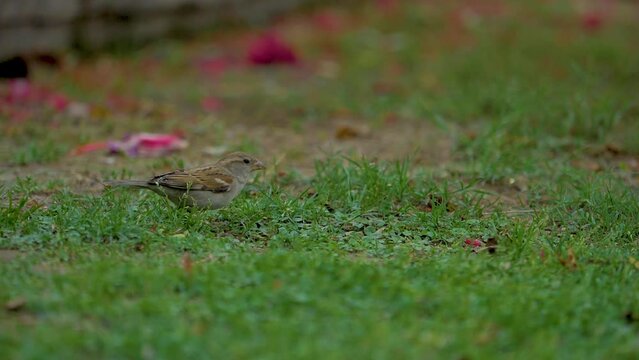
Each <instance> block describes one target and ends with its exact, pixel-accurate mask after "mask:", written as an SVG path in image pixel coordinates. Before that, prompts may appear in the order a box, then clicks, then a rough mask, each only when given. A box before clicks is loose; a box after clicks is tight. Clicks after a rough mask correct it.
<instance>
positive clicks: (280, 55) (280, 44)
mask: <svg viewBox="0 0 639 360" xmlns="http://www.w3.org/2000/svg"><path fill="white" fill-rule="evenodd" d="M247 58H248V61H249V62H250V63H251V64H252V65H257V66H263V65H272V64H295V63H297V55H296V54H295V52H294V51H293V48H292V47H291V46H290V45H288V44H287V43H285V42H284V41H283V40H282V39H281V38H280V37H279V36H277V35H276V34H274V33H267V34H264V35H262V36H261V37H259V38H258V39H256V40H255V41H254V42H253V43H252V44H251V45H250V47H249V51H248V56H247Z"/></svg>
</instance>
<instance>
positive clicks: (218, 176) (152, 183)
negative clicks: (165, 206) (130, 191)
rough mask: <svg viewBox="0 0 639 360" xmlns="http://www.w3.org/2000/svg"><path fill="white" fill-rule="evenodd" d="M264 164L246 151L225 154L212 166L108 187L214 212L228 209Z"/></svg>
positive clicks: (107, 183) (122, 181)
mask: <svg viewBox="0 0 639 360" xmlns="http://www.w3.org/2000/svg"><path fill="white" fill-rule="evenodd" d="M263 169H265V166H264V163H262V162H261V161H260V160H258V159H256V158H255V157H254V156H251V155H249V154H246V153H243V152H233V153H229V154H226V155H225V156H223V157H222V158H221V159H220V160H218V161H217V162H216V163H215V164H213V165H208V166H201V167H197V168H193V169H188V170H175V171H172V172H168V173H166V174H162V175H158V176H154V177H152V178H151V179H149V180H111V181H107V182H105V185H107V186H123V187H133V188H142V189H148V190H151V191H153V192H155V193H156V194H159V195H161V196H165V197H167V198H168V199H169V200H171V201H172V202H173V203H174V204H176V205H178V206H185V207H192V208H197V209H203V210H215V209H219V208H222V207H225V206H227V205H228V204H229V203H230V202H231V201H232V200H233V199H234V198H235V197H236V196H237V195H238V194H239V193H240V191H242V189H243V188H244V186H245V185H246V183H247V182H248V180H249V177H250V175H251V173H252V172H253V171H256V170H263Z"/></svg>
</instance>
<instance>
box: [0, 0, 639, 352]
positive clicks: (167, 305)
mask: <svg viewBox="0 0 639 360" xmlns="http://www.w3.org/2000/svg"><path fill="white" fill-rule="evenodd" d="M460 6H462V5H460V4H458V3H456V2H451V3H447V4H446V5H443V6H441V7H436V8H435V7H430V6H429V5H423V4H420V3H413V2H406V3H405V4H404V5H401V6H400V7H399V8H398V9H399V10H395V11H394V12H391V13H390V14H386V15H383V12H380V11H378V10H375V8H374V7H373V6H372V5H370V6H365V7H363V8H362V9H361V10H359V11H356V9H337V10H336V9H333V11H337V14H341V15H340V16H342V17H344V18H345V19H347V20H348V21H347V26H346V29H344V30H342V31H339V32H336V33H333V32H330V33H322V32H318V31H317V29H315V30H314V31H306V32H305V31H287V30H291V29H299V26H300V25H299V22H300V21H299V19H297V18H296V17H291V18H290V19H289V20H283V21H282V23H280V24H278V25H277V26H278V29H279V30H280V31H282V32H283V33H285V34H290V41H291V42H292V43H293V44H294V45H296V48H297V49H298V50H299V51H300V52H302V54H306V55H307V57H306V60H305V61H306V65H305V66H302V67H300V68H294V69H288V68H278V69H250V68H248V69H247V68H237V69H231V70H229V71H228V73H226V74H224V75H223V76H222V77H221V78H220V79H216V80H215V82H214V83H213V84H214V85H212V80H210V79H203V78H202V76H201V75H199V74H198V73H197V71H194V70H193V68H192V67H193V66H192V60H191V59H192V58H198V57H199V56H201V54H202V53H208V52H209V51H211V50H216V51H222V50H224V49H225V48H224V45H215V46H212V45H211V42H213V43H214V44H218V43H217V42H220V44H224V43H225V41H227V40H225V39H226V38H225V37H224V35H220V36H221V37H220V38H216V39H215V40H214V41H213V40H210V39H200V40H197V39H196V40H193V41H191V42H187V43H181V42H178V43H174V42H168V43H158V44H155V45H152V46H151V47H148V48H145V49H143V50H140V51H139V52H134V53H132V54H129V55H127V56H123V57H122V58H118V59H110V58H108V57H107V56H106V55H105V56H104V57H105V59H106V60H105V59H102V58H98V59H85V60H82V61H79V62H78V64H77V66H76V67H74V68H72V69H66V68H65V69H62V70H61V71H60V73H52V72H46V71H39V72H37V73H36V74H37V75H36V78H35V81H39V82H42V83H45V84H48V85H50V86H54V87H59V88H64V89H68V90H67V91H68V93H69V94H73V95H74V96H77V97H78V98H79V99H80V100H83V101H88V102H92V103H93V102H95V103H94V111H93V112H94V113H93V114H92V116H91V117H90V118H88V119H84V120H77V119H75V120H72V119H66V118H65V115H63V114H62V115H60V114H58V115H57V118H56V121H57V122H58V124H57V125H56V126H57V127H56V131H45V130H43V129H42V128H41V127H40V126H39V125H42V124H48V122H47V121H48V118H47V117H46V116H48V115H46V114H48V113H46V114H45V115H37V109H36V111H34V112H35V113H36V118H35V119H33V120H32V122H30V123H26V124H14V123H12V122H11V121H10V120H8V121H6V122H4V123H3V124H2V125H3V131H4V132H5V133H6V134H10V135H11V137H7V138H5V139H3V141H2V143H1V145H2V148H3V149H21V150H17V151H12V152H11V153H10V155H9V156H6V155H4V154H3V155H2V156H0V159H2V161H5V162H6V167H7V169H9V171H7V172H6V173H11V172H19V174H20V176H17V177H6V176H4V177H3V178H2V187H1V188H0V203H1V204H2V206H1V207H0V258H1V259H2V262H0V274H2V276H0V303H4V304H5V309H4V310H3V311H2V312H0V350H1V352H2V353H3V354H6V355H5V356H7V357H8V358H15V359H29V358H44V357H47V358H78V357H96V358H201V357H202V356H203V355H204V354H213V356H215V357H218V358H264V359H269V358H273V359H280V358H335V359H342V358H353V357H357V358H359V357H363V358H380V359H385V358H420V359H421V358H453V359H459V358H467V359H489V358H531V359H539V358H587V359H601V358H628V359H630V358H635V357H636V356H637V354H638V353H639V340H638V334H639V321H638V320H637V319H638V318H639V296H637V294H639V281H637V278H638V276H639V265H638V264H639V263H638V262H637V259H639V250H638V249H639V197H638V195H639V192H638V190H637V159H638V157H637V156H638V152H637V149H639V147H637V140H636V137H633V136H631V135H630V134H631V133H632V131H634V130H636V121H637V101H638V100H639V98H638V95H637V94H639V92H637V91H636V82H634V81H633V79H636V78H637V74H639V72H638V69H637V65H636V64H637V63H639V62H638V61H636V60H639V48H637V47H636V46H635V45H634V38H633V37H632V34H633V33H634V32H636V30H637V29H636V27H637V24H639V22H636V21H632V20H633V19H632V18H627V17H624V15H627V14H630V13H632V12H631V11H627V10H628V9H626V8H625V6H628V7H631V6H635V5H631V4H625V3H624V4H623V5H622V4H620V5H618V6H619V8H617V9H616V10H615V12H614V16H613V17H611V18H609V20H606V22H604V26H603V27H602V28H601V29H599V30H597V31H589V30H588V31H587V30H584V29H583V28H582V27H581V26H580V24H579V21H578V20H577V19H578V13H576V12H575V9H572V8H571V7H570V6H568V3H565V4H547V5H543V6H542V5H538V4H537V3H536V2H534V3H533V2H521V3H518V4H516V5H513V4H509V5H508V6H507V7H506V10H505V13H506V14H507V15H494V14H490V13H482V11H483V10H481V9H479V10H473V11H477V12H479V13H478V14H476V15H477V17H476V18H474V19H475V20H472V19H470V20H468V19H466V20H464V21H466V22H462V23H461V25H459V24H457V23H455V22H453V23H452V24H451V23H449V22H448V21H449V20H447V19H451V16H453V15H454V14H456V13H457V12H456V11H458V10H459V7H460ZM504 6H505V5H504ZM467 11H468V10H467ZM462 13H463V11H462ZM451 14H453V15H451ZM299 16H300V17H301V18H302V19H303V20H304V21H302V22H303V23H305V24H308V23H310V22H309V21H308V18H309V15H308V14H301V15H299ZM471 20H472V21H471ZM635 20H636V19H635ZM477 21H479V22H477ZM305 26H309V25H305ZM531 29H532V30H535V31H531ZM233 31H234V33H231V34H229V35H228V37H230V38H235V37H236V35H238V34H237V31H247V32H248V31H249V30H233ZM216 41H217V42H216ZM380 44H382V45H380ZM380 46H382V47H384V48H385V49H386V47H387V48H388V49H393V50H392V51H390V50H388V49H387V50H388V51H380ZM220 49H222V50H220ZM231 49H232V46H231ZM228 51H230V52H232V51H233V50H228ZM149 54H152V55H149ZM158 54H159V55H158ZM167 54H168V55H167ZM549 54H550V55H552V56H549ZM149 56H150V57H153V56H158V57H159V58H160V65H159V66H157V67H152V66H149V65H148V63H147V62H145V60H148V57H149ZM164 57H166V59H165V58H164ZM326 62H332V63H333V65H330V66H328V68H329V70H330V71H326V69H324V70H322V69H323V68H322V67H323V66H324V67H326V66H327V65H326ZM113 64H115V65H113ZM322 64H323V65H322ZM104 69H108V70H109V74H110V76H109V77H104V76H99V74H101V72H102V71H105V70H104ZM144 71H146V73H145V72H144ZM309 72H310V73H311V74H310V75H309V74H308V73H309ZM176 75H180V76H176ZM150 78H153V79H154V82H153V84H150V83H149V79H150ZM70 79H71V80H70ZM87 79H89V80H90V81H89V80H87ZM300 79H302V80H303V81H300ZM93 81H97V82H100V83H99V84H93V83H92V82H93ZM127 84H129V85H127ZM158 84H159V86H158ZM247 84H248V85H247ZM98 85H99V86H98ZM85 90H86V91H85ZM111 91H116V92H117V93H118V94H120V95H122V96H130V97H131V99H129V100H127V101H129V102H128V103H127V104H125V105H126V106H125V105H120V106H121V107H123V109H115V110H114V109H112V108H109V107H108V106H107V105H105V104H106V103H108V101H109V100H105V99H108V97H109V96H110V94H111ZM82 94H84V95H82ZM210 94H213V95H215V96H217V97H219V98H221V99H222V100H223V101H224V104H225V105H224V108H223V110H221V111H219V112H216V113H214V114H203V113H202V112H201V111H199V110H194V108H195V107H196V106H197V104H196V102H197V101H199V100H198V99H200V98H201V97H202V96H205V95H210ZM82 96H85V97H84V98H82ZM335 118H345V119H347V120H349V121H352V122H356V123H358V124H365V125H366V126H367V127H368V128H369V129H370V132H371V134H370V135H358V134H356V137H355V138H354V139H351V140H347V141H342V142H341V143H340V144H342V145H343V147H342V148H341V152H340V151H337V152H333V150H335V149H329V150H327V152H325V153H322V152H321V151H320V150H318V149H317V146H315V145H317V144H318V139H324V140H326V138H325V136H326V133H329V135H328V136H329V138H330V139H329V140H334V139H332V137H333V135H332V133H333V131H334V127H333V126H334V125H333V123H332V120H333V119H335ZM389 119H390V120H389ZM66 120H68V121H66ZM238 124H239V125H238ZM424 124H426V125H428V126H430V128H429V132H428V134H427V135H423V133H420V132H419V131H418V130H417V129H418V128H419V126H423V125H424ZM273 126H277V127H273ZM176 127H179V128H180V129H181V130H183V131H184V132H185V133H186V134H187V138H188V139H189V141H190V142H191V146H190V147H189V149H188V150H187V151H185V152H183V153H180V154H178V155H173V156H171V157H166V158H161V159H156V160H149V159H136V158H106V157H103V156H101V155H98V154H89V155H86V157H84V158H83V157H77V156H67V155H65V152H66V151H67V149H70V148H73V147H74V146H76V145H79V144H81V143H84V142H86V141H90V140H99V139H102V138H104V137H106V136H108V137H113V136H117V135H118V134H123V133H125V132H131V131H137V130H140V131H144V130H148V129H155V130H157V131H171V130H173V129H175V128H176ZM404 127H405V128H408V129H409V131H408V132H401V131H400V130H401V129H403V128H404ZM274 129H276V130H274ZM327 129H328V130H327ZM201 134H210V136H208V135H207V136H202V135H201ZM264 134H267V136H265V135H264ZM279 134H284V136H283V139H285V140H281V139H280V138H277V136H278V135H279ZM429 134H430V135H429ZM367 136H368V137H369V138H367ZM386 136H388V137H390V139H391V140H393V141H392V142H390V144H391V146H384V145H383V144H384V143H382V142H381V140H384V139H386ZM421 136H423V138H422V137H421ZM371 138H372V139H373V140H372V141H371ZM442 139H443V140H445V141H444V144H445V146H444V148H442V146H441V144H440V142H438V141H439V140H442ZM329 140H327V142H330V141H329ZM211 141H213V144H211ZM376 141H377V142H378V143H377V145H376V144H373V145H370V143H371V142H376ZM411 141H414V142H415V143H417V144H419V147H418V148H416V149H414V151H412V152H411V151H408V152H402V151H400V150H399V149H400V148H401V145H402V144H403V143H408V142H411ZM313 144H315V145H313ZM220 145H223V146H225V147H227V148H229V149H244V150H247V151H251V152H255V153H259V154H262V155H263V156H264V157H266V160H271V161H270V164H272V165H271V167H270V168H269V170H268V171H267V172H266V173H265V174H264V175H260V176H258V177H257V178H256V181H255V182H253V183H252V184H251V185H249V187H248V188H247V189H246V190H245V191H244V192H243V193H242V194H241V196H240V197H239V198H237V199H236V200H235V201H234V202H233V203H232V205H231V206H229V207H227V208H225V209H221V210H219V211H214V212H197V211H193V212H189V211H186V210H184V209H177V208H174V207H173V206H172V204H170V203H169V202H168V201H167V200H166V199H163V198H161V197H158V196H156V195H154V194H152V193H150V192H149V193H147V192H135V191H134V192H127V191H121V190H106V191H102V189H101V187H100V188H99V192H98V190H96V188H95V186H96V185H99V184H98V180H100V179H105V178H128V177H137V176H142V175H143V174H147V175H148V174H149V173H157V172H161V171H164V170H168V169H170V168H173V167H181V166H189V165H192V164H195V163H199V162H205V161H207V158H206V155H203V151H202V150H203V149H206V148H207V147H209V146H220ZM320 145H322V144H320ZM347 145H348V146H347ZM349 146H353V147H352V148H351V147H349ZM357 146H362V147H360V148H359V149H362V148H363V149H367V151H361V150H360V151H356V150H355V149H357ZM366 146H369V147H366ZM337 150H340V149H339V148H338V149H337ZM358 153H360V154H361V153H363V155H364V156H360V155H359V154H358ZM446 154H448V155H446ZM16 159H18V160H19V161H18V160H16ZM425 159H426V160H425ZM429 159H430V160H429ZM433 159H434V160H433ZM208 161H210V159H208ZM24 165H29V166H26V167H25V166H24ZM309 169H310V170H309ZM468 243H470V244H468ZM472 244H477V245H479V246H477V247H473V246H472Z"/></svg>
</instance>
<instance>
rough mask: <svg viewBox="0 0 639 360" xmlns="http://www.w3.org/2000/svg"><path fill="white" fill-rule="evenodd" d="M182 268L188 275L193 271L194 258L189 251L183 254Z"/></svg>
mask: <svg viewBox="0 0 639 360" xmlns="http://www.w3.org/2000/svg"><path fill="white" fill-rule="evenodd" d="M182 270H184V272H185V273H186V274H187V275H190V274H191V272H192V271H193V260H192V259H191V254H189V253H188V252H185V253H184V255H183V256H182Z"/></svg>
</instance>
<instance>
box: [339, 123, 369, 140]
mask: <svg viewBox="0 0 639 360" xmlns="http://www.w3.org/2000/svg"><path fill="white" fill-rule="evenodd" d="M362 135H363V134H362V131H361V129H358V128H356V127H354V126H351V125H340V126H338V127H337V130H336V131H335V138H337V139H338V140H348V139H354V138H357V137H360V136H362Z"/></svg>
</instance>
